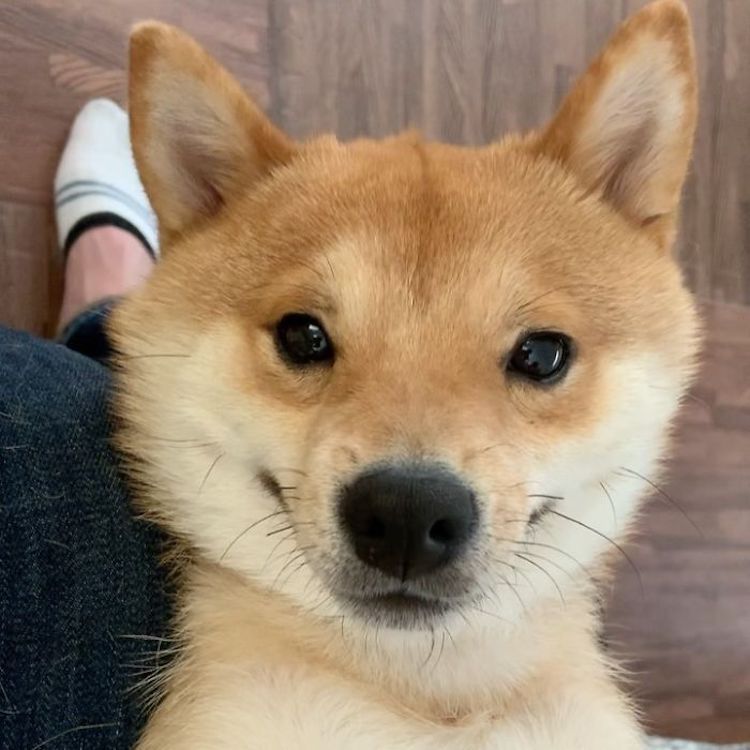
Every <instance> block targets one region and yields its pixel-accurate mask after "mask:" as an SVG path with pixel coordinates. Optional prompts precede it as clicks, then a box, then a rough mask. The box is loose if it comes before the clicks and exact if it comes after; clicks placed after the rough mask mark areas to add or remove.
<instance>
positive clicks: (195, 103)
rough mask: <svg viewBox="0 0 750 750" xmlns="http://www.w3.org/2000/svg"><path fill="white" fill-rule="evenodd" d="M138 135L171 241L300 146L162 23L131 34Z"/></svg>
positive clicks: (133, 123)
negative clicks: (295, 145)
mask: <svg viewBox="0 0 750 750" xmlns="http://www.w3.org/2000/svg"><path fill="white" fill-rule="evenodd" d="M129 97H130V102H129V108H130V131H131V140H132V143H133V152H134V155H135V160H136V163H137V165H138V170H139V172H140V175H141V179H142V180H143V184H144V186H145V188H146V192H147V193H148V197H149V199H150V201H151V204H152V205H153V207H154V211H155V212H156V215H157V217H158V219H159V229H160V232H161V234H162V238H163V240H164V239H166V240H167V241H168V240H169V238H170V237H173V236H176V235H179V234H181V233H182V232H184V231H185V230H186V229H187V228H188V227H190V226H193V225H195V224H197V223H198V222H201V221H203V220H205V219H207V218H209V217H211V216H212V215H215V214H216V213H217V212H218V211H220V210H221V208H222V206H223V205H224V204H225V203H227V202H229V201H230V200H231V199H232V197H233V196H234V195H236V194H238V193H239V192H241V191H243V190H246V189H247V188H248V187H249V186H251V185H252V183H253V181H255V180H257V179H259V178H260V177H262V176H263V174H264V173H267V172H268V171H269V170H271V169H273V167H275V166H278V165H281V164H284V163H285V162H287V161H288V160H289V159H290V158H291V157H292V155H293V153H294V145H293V143H292V142H291V141H290V140H289V139H288V138H287V137H286V136H285V135H284V134H283V133H281V132H280V131H279V130H277V129H276V128H275V127H274V126H273V125H272V124H271V122H270V121H269V120H268V118H266V116H265V115H264V114H263V113H262V112H261V111H260V110H259V109H258V107H256V105H255V104H254V103H253V102H252V101H251V100H250V98H249V97H248V96H247V95H246V94H245V92H244V91H243V90H242V88H241V87H240V85H239V84H238V83H237V81H236V80H235V79H234V78H233V77H232V76H231V75H230V74H229V73H227V71H226V70H224V69H223V68H222V67H221V66H220V65H219V64H218V63H217V62H216V61H215V60H214V59H213V58H211V57H210V56H209V55H208V54H207V53H206V52H205V51H204V50H203V49H202V48H201V47H200V46H199V45H198V44H197V43H196V42H195V41H194V40H193V39H191V38H190V37H189V36H187V35H185V34H183V33H182V32H180V31H178V30H177V29H175V28H173V27H171V26H168V25H166V24H162V23H157V22H152V21H150V22H145V23H141V24H138V25H137V26H136V27H135V28H134V29H133V32H132V34H131V37H130V89H129Z"/></svg>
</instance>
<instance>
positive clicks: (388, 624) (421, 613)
mask: <svg viewBox="0 0 750 750" xmlns="http://www.w3.org/2000/svg"><path fill="white" fill-rule="evenodd" d="M337 598H338V600H339V602H340V603H341V604H342V605H343V606H344V607H345V608H346V609H347V610H348V611H349V612H351V614H352V615H353V616H355V617H357V618H358V619H359V620H361V621H363V622H364V623H365V624H367V625H374V626H377V627H381V628H393V629H396V630H430V629H433V628H435V627H436V626H437V625H439V624H440V623H441V622H442V621H443V620H444V619H445V618H446V617H448V616H449V615H450V614H451V613H452V612H456V611H457V610H458V609H459V608H460V604H459V603H458V602H456V601H451V600H448V599H442V598H433V597H425V596H421V595H419V594H413V593H410V592H408V591H403V590H397V591H393V592H389V593H385V594H383V593H377V594H371V595H368V594H367V593H365V592H363V593H362V594H358V595H354V594H339V595H338V596H337Z"/></svg>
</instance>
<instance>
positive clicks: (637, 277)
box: [112, 0, 697, 750]
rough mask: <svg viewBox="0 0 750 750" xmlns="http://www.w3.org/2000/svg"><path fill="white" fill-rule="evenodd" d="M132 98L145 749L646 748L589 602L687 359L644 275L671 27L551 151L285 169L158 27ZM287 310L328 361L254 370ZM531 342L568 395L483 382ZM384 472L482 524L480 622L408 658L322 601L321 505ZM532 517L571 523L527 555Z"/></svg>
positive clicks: (122, 406)
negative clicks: (465, 495)
mask: <svg viewBox="0 0 750 750" xmlns="http://www.w3.org/2000/svg"><path fill="white" fill-rule="evenodd" d="M130 96H131V115H132V122H133V126H132V137H133V142H134V149H135V153H136V158H137V161H138V165H139V169H140V171H141V174H142V176H143V180H144V184H145V186H146V189H147V191H148V194H149V196H150V198H151V200H152V203H153V205H154V207H155V210H156V211H157V214H158V216H159V221H160V225H161V227H162V230H163V239H164V244H165V247H164V260H163V262H162V263H161V264H160V267H159V268H158V269H157V271H156V273H155V274H154V276H153V278H152V279H151V280H150V281H149V283H148V285H147V286H146V287H145V288H144V289H143V290H142V291H140V292H138V293H137V294H136V295H134V296H133V297H132V299H129V300H128V301H127V302H126V303H125V304H123V305H122V306H121V308H120V309H119V310H118V311H117V313H116V314H115V317H114V321H113V324H112V334H113V336H114V339H115V341H116V344H117V347H118V348H119V350H120V352H121V357H120V361H119V365H120V369H121V372H120V375H119V386H120V387H119V394H118V402H117V406H118V410H119V413H120V415H121V417H122V420H123V429H122V432H121V435H120V445H121V446H122V448H123V450H124V451H125V453H126V454H127V455H129V456H130V469H131V473H132V475H133V477H134V479H135V480H136V482H137V483H138V486H139V488H140V489H139V496H138V503H139V506H140V508H142V509H143V510H144V511H145V512H146V513H147V514H149V515H150V516H151V517H152V518H154V519H156V520H157V521H158V522H160V523H162V524H164V525H165V526H166V527H167V528H168V529H169V530H170V532H171V533H172V534H173V536H174V538H175V539H176V540H179V545H180V546H179V549H180V554H179V555H178V556H176V560H177V566H178V568H179V571H180V573H181V574H182V581H183V583H182V589H181V591H182V594H181V614H180V618H179V623H178V633H179V636H178V637H179V640H180V644H181V655H180V656H179V657H178V659H177V660H176V662H175V664H174V666H173V668H172V669H171V671H170V672H169V674H168V675H165V681H164V697H163V700H162V701H161V703H160V705H159V708H158V709H157V710H156V713H155V714H154V716H153V717H152V719H151V720H150V723H149V726H148V728H147V730H146V732H145V734H144V736H143V739H142V741H141V743H140V745H139V750H152V749H154V750H155V749H156V748H158V749H159V750H170V749H171V748H175V749H176V748H180V750H192V749H193V748H195V749H196V750H197V749H198V748H200V749H201V750H212V749H213V748H217V749H218V748H231V749H232V750H234V749H235V748H247V749H248V750H250V749H253V750H255V749H256V748H258V749H259V750H260V749H261V748H262V749H263V750H266V749H269V750H272V749H273V748H278V749H282V748H283V749H284V750H286V749H287V748H303V747H304V748H326V749H327V750H332V749H342V748H357V749H358V750H359V749H362V750H368V749H369V748H372V749H373V750H374V749H375V748H379V749H380V748H385V747H387V748H393V749H394V750H395V749H398V748H403V749H404V750H406V749H407V748H408V749H409V750H417V749H420V748H425V749H427V748H430V749H431V750H448V749H451V750H452V749H454V748H455V749H456V750H458V749H459V748H460V749H461V750H466V749H469V748H471V749H473V748H476V750H489V749H490V748H493V749H494V748H504V749H513V750H542V748H544V749H545V750H546V749H548V748H555V749H556V750H586V749H587V748H590V749H591V750H593V749H594V748H601V747H607V748H613V749H615V750H620V749H622V750H632V749H634V748H638V747H640V746H641V742H642V739H641V732H640V730H639V728H638V725H637V721H636V719H635V714H634V711H633V709H632V707H631V706H630V704H629V702H628V701H627V699H626V698H625V697H624V696H623V694H622V693H621V692H620V690H619V689H618V688H617V687H616V684H615V679H614V672H613V667H612V665H611V664H610V663H609V662H608V660H607V658H605V657H604V656H603V655H602V654H601V653H600V651H599V648H598V646H597V640H596V629H597V619H596V615H595V587H594V584H593V582H592V581H593V578H594V577H597V576H598V577H601V575H602V574H603V571H604V570H605V567H606V561H607V559H608V557H609V553H611V551H612V546H611V545H610V544H608V543H607V541H606V540H605V538H604V537H605V536H606V537H611V538H614V539H615V540H616V541H617V540H619V541H622V539H623V538H624V537H625V535H626V533H627V531H628V529H629V527H630V523H631V521H632V519H633V517H634V515H635V512H636V509H637V506H638V503H639V501H640V499H641V498H642V496H643V495H644V494H645V492H646V490H648V489H649V486H648V483H647V482H646V481H645V480H643V479H642V478H641V475H642V476H645V477H649V478H653V477H654V475H655V472H656V471H657V469H658V462H659V459H660V457H661V456H662V455H663V451H664V448H665V439H666V432H667V427H668V424H669V422H670V420H671V418H672V417H673V415H674V413H675V410H676V408H677V406H678V403H679V400H680V398H681V396H682V394H683V393H684V392H685V389H686V388H687V385H688V383H689V381H690V377H691V374H692V371H693V366H694V361H695V355H696V350H697V335H696V331H697V323H696V317H695V313H694V309H693V304H692V301H691V299H690V297H689V295H688V294H687V292H686V291H685V290H684V288H683V285H682V281H681V278H680V274H679V272H678V269H677V267H676V265H675V263H674V262H673V260H672V259H671V258H670V256H669V253H668V246H669V244H670V241H671V237H672V235H673V232H674V222H675V214H676V209H677V204H678V201H679V191H680V187H681V184H682V180H683V178H684V174H685V171H686V169H687V163H688V159H689V151H690V143H691V139H692V134H693V128H694V122H695V74H694V70H693V59H692V46H691V42H690V34H689V24H688V19H687V16H686V13H685V10H684V8H683V6H682V4H681V3H680V2H677V0H657V2H654V3H652V4H651V5H649V6H647V8H646V9H644V10H643V11H642V12H640V13H639V14H637V15H636V16H635V17H634V18H633V19H631V20H630V21H629V22H627V23H626V24H625V25H624V26H623V27H622V29H621V30H620V31H619V32H618V33H617V34H616V35H615V37H614V38H613V40H612V41H611V42H610V44H609V45H608V47H607V48H606V49H605V51H604V52H603V53H602V55H601V56H600V57H599V58H598V59H597V61H595V62H594V64H593V65H592V67H591V69H590V70H589V71H588V72H587V73H586V74H585V75H584V76H583V78H582V79H581V81H580V82H579V83H578V85H577V86H576V87H575V88H574V90H573V92H572V93H571V95H570V96H569V98H568V99H567V100H566V102H565V103H564V104H563V106H562V108H561V110H560V112H559V114H558V115H557V116H556V118H555V119H554V120H553V121H552V123H550V124H549V125H548V126H547V127H546V128H544V129H542V130H540V131H539V132H537V133H531V134H529V135H526V136H524V137H510V138H506V139H504V140H503V141H501V142H499V143H497V144H492V145H490V146H488V147H486V148H479V149H463V148H456V147H452V146H447V145H442V144H436V143H427V142H424V141H423V140H422V139H421V137H420V136H419V135H418V134H414V133H407V134H404V135H401V136H396V137H394V138H390V139H386V140H383V141H377V142H376V141H368V140H362V141H355V142H352V143H344V144H342V143H339V142H338V141H336V140H335V139H334V138H332V137H328V136H327V137H323V138H318V139H313V140H311V141H309V142H306V143H302V144H296V143H292V142H291V141H290V140H289V139H287V138H286V136H284V135H283V134H281V133H280V132H279V131H278V130H277V129H276V128H274V127H273V126H272V125H271V124H270V123H269V122H268V121H267V120H266V119H265V118H264V116H263V115H262V114H261V113H260V112H259V110H258V109H257V108H256V107H255V105H253V104H252V103H251V102H250V101H249V99H247V97H246V96H245V95H244V93H242V92H241V90H240V89H239V87H238V86H237V84H236V83H235V82H234V81H233V80H232V79H231V78H230V77H229V76H228V74H227V73H226V72H225V71H223V70H222V69H221V68H219V66H218V65H217V64H216V63H215V62H214V61H213V60H211V59H210V58H209V57H208V56H207V55H206V54H205V53H204V52H203V51H202V50H201V49H200V48H199V47H198V46H197V45H196V44H195V43H194V42H193V41H192V40H189V39H187V38H186V37H184V36H183V35H182V34H181V33H180V32H178V31H176V30H174V29H171V28H169V27H166V26H164V25H162V24H156V23H148V24H143V25H140V26H139V27H137V28H136V30H135V31H134V33H133V41H132V49H131V94H130ZM292 311H305V312H309V313H312V314H314V315H316V316H317V317H318V318H320V319H321V320H322V321H324V323H325V325H326V328H327V330H328V332H329V333H330V335H331V336H332V338H333V340H334V342H335V343H336V346H337V351H338V356H337V360H336V363H335V364H334V365H333V367H332V368H329V369H326V368H322V369H320V368H319V369H318V370H316V371H314V372H306V373H300V372H299V371H293V370H291V369H290V368H289V367H288V365H286V364H285V363H284V362H283V361H282V360H281V358H280V357H279V355H278V353H277V350H276V347H275V345H274V343H273V335H272V332H273V329H274V326H275V323H276V322H277V321H278V320H279V318H280V317H281V316H282V315H284V314H285V313H288V312H292ZM545 328H552V329H555V330H561V331H564V332H566V333H567V334H568V335H570V336H571V337H572V339H573V340H574V341H575V343H576V357H575V361H574V363H573V366H572V368H571V370H570V372H569V374H568V375H567V377H566V378H565V379H564V380H563V381H562V382H561V383H560V384H559V385H557V386H554V387H549V388H539V387H535V386H532V385H529V384H528V383H524V382H521V381H519V380H517V379H516V380H514V379H513V378H511V377H509V376H508V375H507V374H506V373H505V372H504V366H503V362H504V358H505V357H507V355H508V353H509V351H510V350H511V349H512V348H513V346H514V343H515V342H516V341H517V339H518V337H519V335H520V334H521V333H522V332H523V331H527V330H536V329H545ZM400 457H428V458H435V459H437V460H440V461H441V462H443V463H445V464H448V465H450V466H451V467H452V468H453V470H454V471H456V472H457V473H459V474H460V475H461V476H463V477H465V478H466V480H467V481H469V482H471V484H472V486H473V487H474V488H475V489H476V491H477V493H478V495H479V497H480V500H481V509H482V523H483V532H482V535H481V539H480V540H479V541H478V542H477V545H478V551H477V555H478V562H477V564H476V565H475V566H474V567H473V568H471V570H470V572H469V574H467V575H470V577H471V580H472V583H473V584H475V585H476V587H477V591H481V603H480V604H478V605H476V606H470V607H466V608H465V609H464V610H462V611H461V612H459V613H456V614H455V615H449V616H446V618H445V621H444V622H441V623H440V624H439V626H438V627H436V628H433V629H432V631H429V630H427V631H422V630H397V629H387V628H375V627H373V626H372V625H370V624H368V622H366V621H363V620H361V619H359V618H358V617H356V616H355V615H353V614H352V613H351V612H349V611H348V610H347V609H346V607H345V606H344V605H342V604H340V603H339V602H338V600H337V599H336V598H335V597H332V596H331V593H332V592H331V589H330V586H331V580H332V579H331V577H330V570H331V569H332V567H335V565H337V564H340V561H341V560H343V559H345V558H346V554H347V552H346V546H345V543H344V541H343V540H342V539H341V534H340V532H339V530H338V527H337V522H336V503H335V499H336V492H337V488H338V487H340V486H341V485H342V484H343V483H345V482H346V481H347V480H348V479H350V478H352V477H353V476H354V474H355V473H356V472H357V471H359V470H361V469H362V468H363V467H365V466H367V465H369V464H371V463H373V462H377V461H380V460H383V459H388V458H400ZM263 472H271V473H273V474H274V475H275V476H276V477H277V478H278V480H279V481H280V483H281V484H282V485H283V486H284V487H285V489H284V490H283V493H284V498H285V507H284V508H283V509H280V507H279V503H278V501H277V500H276V499H275V498H274V497H273V495H272V493H269V491H268V489H267V487H266V486H264V483H263V481H262V478H261V475H262V474H263ZM538 495H552V496H559V497H562V498H564V499H563V500H562V501H560V505H559V506H558V507H559V509H560V511H561V512H563V513H564V514H565V516H567V517H568V518H567V519H566V518H565V517H563V516H554V517H553V516H549V517H545V520H544V522H542V523H540V525H539V527H538V528H535V529H529V528H527V521H528V519H529V517H530V515H531V514H532V512H533V511H534V510H535V509H537V508H538V507H539V505H540V503H541V502H542V500H541V499H540V498H538V497H536V496H538ZM609 499H611V500H612V503H613V504H614V507H611V506H610V503H609ZM272 514H275V515H272ZM571 519H574V520H571ZM586 527H589V528H586ZM519 550H524V552H525V553H526V560H525V561H523V559H522V558H518V557H517V556H514V552H518V551H519ZM534 555H537V556H536V557H533V556H534ZM529 556H531V557H529ZM529 560H532V562H529ZM533 562H536V565H535V564H533ZM511 566H512V567H515V568H516V569H517V570H516V571H515V572H511ZM542 568H544V570H542ZM561 599H562V600H564V602H563V601H561Z"/></svg>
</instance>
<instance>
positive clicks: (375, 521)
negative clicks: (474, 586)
mask: <svg viewBox="0 0 750 750" xmlns="http://www.w3.org/2000/svg"><path fill="white" fill-rule="evenodd" d="M341 519H342V524H343V526H344V528H345V529H346V531H347V533H348V534H349V537H350V539H351V542H352V545H353V546H354V549H355V551H356V553H357V556H358V557H359V559H360V560H362V561H363V562H365V563H367V565H370V566H372V567H373V568H377V569H378V570H381V571H383V573H386V574H387V575H389V576H392V577H393V578H398V579H400V580H402V581H405V580H407V579H413V578H419V577H420V576H424V575H427V574H429V573H432V572H433V571H434V570H437V569H438V568H440V567H441V566H443V565H445V564H446V563H448V562H450V561H451V560H454V559H455V558H456V557H457V556H458V555H459V554H460V553H461V552H462V551H463V550H464V549H465V547H466V546H467V544H468V543H469V541H470V540H471V538H472V536H473V533H474V530H475V528H476V525H477V507H476V502H475V500H474V494H473V492H472V491H471V490H470V489H469V488H468V487H467V486H466V485H465V484H464V483H463V482H462V481H461V480H460V479H459V478H458V477H457V476H455V475H454V474H452V473H451V472H449V471H447V470H446V469H443V468H441V467H439V466H433V465H428V464H421V465H420V464H417V465H402V466H388V467H384V468H380V469H376V470H373V471H368V472H366V473H364V474H361V475H360V476H359V477H358V478H357V479H355V480H354V482H352V483H351V484H350V485H349V486H348V487H346V488H345V489H344V492H343V495H342V499H341Z"/></svg>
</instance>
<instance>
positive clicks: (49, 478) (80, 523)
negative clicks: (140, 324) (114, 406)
mask: <svg viewBox="0 0 750 750" xmlns="http://www.w3.org/2000/svg"><path fill="white" fill-rule="evenodd" d="M100 318H101V316H100ZM100 324H101V320H100V321H99V329H101V325H100ZM95 328H96V326H94V329H95ZM96 333H97V331H96V330H92V334H94V335H96ZM99 333H101V330H99ZM83 341H84V344H82V345H80V346H79V349H84V350H85V348H86V347H85V341H86V337H85V336H84V337H83ZM91 341H92V342H94V344H96V342H95V339H91ZM100 343H101V342H100V341H99V342H98V344H100ZM92 354H94V355H95V356H100V355H102V352H101V351H100V350H97V351H92ZM104 355H106V352H104ZM108 386H109V375H108V372H107V369H106V368H105V367H104V366H102V365H101V364H100V363H98V362H97V361H95V359H92V358H89V357H86V356H82V355H81V354H79V353H76V352H74V351H72V350H71V349H69V348H67V347H65V346H62V345H60V344H55V343H51V342H47V341H41V340H39V339H35V338H32V337H31V336H28V335H25V334H22V333H18V332H14V331H9V330H5V329H0V749H1V750H42V748H44V749H45V750H46V749H47V748H49V749H50V750H62V749H63V748H70V750H74V749H75V750H80V749H81V748H85V749H86V750H89V749H92V750H95V749H97V748H102V749H104V748H106V749H107V750H120V749H121V750H127V749H129V748H131V747H132V746H133V744H134V741H135V738H136V736H137V732H138V730H139V728H140V726H141V725H142V723H143V721H144V720H145V712H144V710H143V707H142V706H143V701H142V700H141V698H142V696H141V695H139V692H138V690H137V689H135V690H134V689H133V688H134V686H135V685H136V683H137V682H138V681H139V680H142V679H144V678H145V677H147V676H148V675H149V674H152V670H153V667H154V666H155V663H156V660H157V659H158V658H159V657H158V651H159V647H160V644H162V640H161V639H162V638H163V637H164V636H165V633H166V623H167V620H168V616H169V599H170V597H169V593H168V591H167V585H166V582H165V578H164V576H163V574H162V572H161V570H160V568H159V567H158V566H157V564H156V561H157V559H158V556H159V552H160V548H161V545H162V543H163V540H162V538H161V537H160V534H159V532H158V531H157V530H156V529H154V528H153V527H151V526H149V525H147V524H146V523H145V522H143V521H140V520H137V519H136V518H135V517H134V516H133V514H132V513H131V510H130V507H129V504H128V495H127V491H126V489H125V487H124V485H123V481H122V478H121V476H120V474H119V470H118V461H117V456H116V454H115V453H114V452H113V451H112V449H111V447H110V444H109V438H110V432H111V421H110V418H109V415H108V408H107V392H108Z"/></svg>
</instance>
